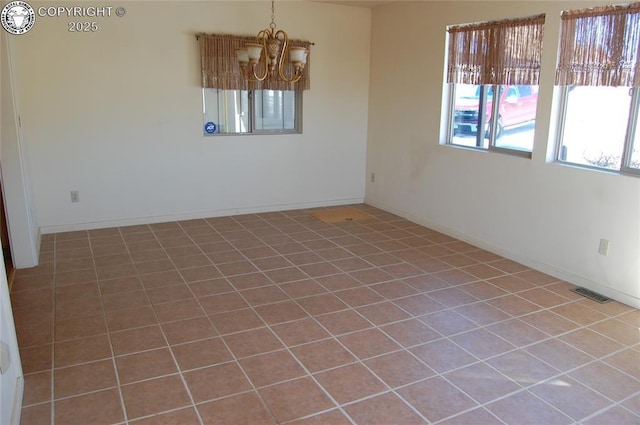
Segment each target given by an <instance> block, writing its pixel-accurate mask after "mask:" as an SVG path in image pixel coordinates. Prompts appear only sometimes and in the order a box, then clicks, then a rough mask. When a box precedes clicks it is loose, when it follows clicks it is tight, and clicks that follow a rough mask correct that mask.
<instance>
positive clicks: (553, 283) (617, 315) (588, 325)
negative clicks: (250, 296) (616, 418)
mask: <svg viewBox="0 0 640 425" xmlns="http://www.w3.org/2000/svg"><path fill="white" fill-rule="evenodd" d="M451 243H455V241H454V242H451ZM238 251H240V249H238ZM478 251H480V250H478ZM327 261H328V260H327ZM495 261H499V260H495ZM482 263H485V264H486V263H488V261H484V262H482ZM507 274H508V275H512V274H513V273H507ZM479 281H482V279H481V280H479ZM558 283H561V281H555V282H551V283H546V284H544V285H540V284H534V288H531V289H535V288H543V287H546V286H550V285H556V284H558ZM277 285H278V284H277ZM462 285H464V284H462ZM454 286H460V285H454ZM329 292H330V293H332V292H334V291H329ZM554 292H555V291H554ZM556 293H557V292H556ZM510 294H511V292H510ZM514 294H515V293H514ZM287 295H288V294H287ZM290 298H291V299H293V297H290ZM482 301H487V300H486V299H483V300H482ZM580 301H582V300H577V301H576V300H570V302H567V303H565V304H573V303H574V302H575V303H579V302H580ZM553 307H554V308H555V307H557V306H553ZM352 309H355V307H352ZM545 310H550V308H547V309H545ZM539 311H544V310H538V311H537V312H539ZM596 311H597V310H596ZM505 313H507V314H508V315H509V314H510V313H508V312H505ZM552 313H554V312H552ZM627 313H629V312H622V313H618V314H616V315H613V314H609V313H604V312H603V314H604V316H605V318H604V319H602V320H600V322H603V321H606V320H610V319H612V318H614V317H619V316H622V315H624V314H627ZM531 314H534V313H531ZM412 316H413V315H412ZM513 317H515V318H518V319H519V318H520V317H522V315H519V316H515V315H513ZM560 317H563V316H560ZM563 318H565V319H567V320H570V321H572V320H571V319H569V318H568V317H563ZM365 319H366V318H365ZM506 320H510V319H505V321H506ZM600 322H596V323H600ZM491 325H492V324H488V325H485V326H484V327H487V326H491ZM592 325H593V323H592V324H585V325H580V324H579V326H580V327H579V328H578V329H588V327H590V326H592ZM269 326H271V325H269ZM380 326H382V325H375V328H378V329H379V328H380ZM529 326H532V325H529ZM479 328H482V327H479ZM534 328H536V329H538V330H540V329H539V328H537V327H535V326H534ZM578 329H574V330H572V331H567V332H566V333H571V332H575V331H576V330H578ZM589 330H592V331H594V332H595V333H597V334H600V335H602V336H605V337H606V335H603V334H601V333H600V332H598V331H597V330H595V329H589ZM488 331H490V330H488ZM543 332H544V331H543ZM463 333H464V332H463ZM451 336H453V335H449V336H447V338H448V337H451ZM497 336H498V337H500V335H497ZM557 338H558V335H552V336H551V337H549V338H546V339H544V340H543V341H546V340H550V339H557ZM536 343H537V342H535V343H532V344H530V345H534V344H536ZM623 345H624V344H623ZM570 346H572V347H573V345H570ZM519 347H520V346H519ZM632 347H634V346H633V345H632V346H631V347H629V346H625V348H621V351H623V350H624V349H628V348H632ZM520 348H523V347H520ZM574 348H576V349H577V347H574ZM529 354H532V353H529ZM613 355H615V353H610V354H608V355H607V356H605V357H601V358H599V360H603V359H605V358H606V357H608V356H613ZM534 357H535V356H534ZM540 360H541V359H540ZM609 366H611V367H614V368H615V366H613V365H609ZM616 369H617V368H616ZM621 372H623V373H624V371H621ZM632 378H633V377H632ZM618 403H621V402H618Z"/></svg>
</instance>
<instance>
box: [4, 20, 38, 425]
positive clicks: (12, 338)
mask: <svg viewBox="0 0 640 425" xmlns="http://www.w3.org/2000/svg"><path fill="white" fill-rule="evenodd" d="M6 41H7V40H6V35H5V34H4V31H0V46H2V47H1V49H0V51H1V54H0V64H1V66H2V75H1V76H0V77H1V80H0V85H1V87H0V88H1V92H2V96H1V97H2V103H1V104H0V105H1V108H0V109H1V111H0V112H1V117H2V118H1V119H2V129H1V132H0V137H1V139H0V142H1V143H0V163H1V164H2V178H3V181H1V182H0V183H1V184H3V186H4V192H5V199H6V200H7V201H11V202H12V207H11V208H9V205H6V212H7V216H8V220H7V221H8V224H9V226H11V225H12V224H13V227H11V229H10V230H13V231H14V233H15V234H17V235H18V239H17V240H14V239H12V240H11V246H12V251H16V252H17V255H16V254H14V255H13V257H14V261H15V260H16V258H17V259H19V260H20V261H23V260H25V258H24V257H23V256H24V255H25V252H26V253H27V254H28V251H29V250H28V247H29V246H30V245H31V244H32V242H33V238H32V237H31V236H30V235H29V234H28V232H25V229H27V228H28V227H29V226H28V217H29V215H28V214H25V215H24V216H21V215H20V211H21V208H25V205H26V204H25V203H24V201H25V198H24V197H20V196H19V195H20V190H19V189H20V187H21V185H22V183H23V181H22V179H21V174H20V173H18V175H15V174H14V173H15V172H16V171H18V172H19V171H20V170H21V166H20V157H19V156H18V158H16V157H15V156H14V155H15V154H16V152H17V151H18V149H16V147H17V146H18V137H17V128H16V125H15V120H14V119H13V118H14V108H13V96H12V90H11V84H10V79H9V77H8V75H9V73H8V72H7V70H8V67H9V65H8V54H7V49H6V46H7V44H6ZM7 162H9V164H8V165H7ZM16 162H18V163H17V164H16ZM6 176H9V177H10V178H17V180H18V184H15V185H14V186H13V187H12V188H10V190H9V191H7V187H6V185H5V184H4V183H5V181H4V179H5V177H6ZM22 194H24V191H22ZM10 220H12V222H11V221H10ZM12 236H13V235H12ZM32 249H33V248H32ZM27 256H28V255H27ZM0 258H4V257H3V254H2V247H0ZM36 259H37V257H36ZM31 261H35V259H33V258H32V259H31ZM33 264H35V263H33ZM33 264H31V265H33ZM2 351H4V354H5V355H6V356H7V357H5V358H8V362H6V363H4V362H2V373H1V374H0V424H2V425H4V424H7V425H18V423H20V412H21V406H22V393H23V385H24V381H23V379H22V365H21V364H20V353H19V350H18V340H17V338H16V332H15V326H14V323H13V315H12V313H11V300H10V299H9V285H8V283H7V273H6V271H5V267H4V261H0V352H2ZM0 356H2V354H0Z"/></svg>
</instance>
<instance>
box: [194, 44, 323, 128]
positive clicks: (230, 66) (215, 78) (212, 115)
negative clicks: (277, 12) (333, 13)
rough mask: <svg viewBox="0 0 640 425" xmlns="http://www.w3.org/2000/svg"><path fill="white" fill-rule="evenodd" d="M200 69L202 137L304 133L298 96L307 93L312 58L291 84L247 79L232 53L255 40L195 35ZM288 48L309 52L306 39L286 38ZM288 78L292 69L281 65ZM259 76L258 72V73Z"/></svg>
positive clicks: (286, 62)
mask: <svg viewBox="0 0 640 425" xmlns="http://www.w3.org/2000/svg"><path fill="white" fill-rule="evenodd" d="M197 38H198V41H199V44H200V60H201V66H202V105H203V106H202V110H203V133H204V134H205V135H219V134H273V133H300V132H302V92H303V91H304V90H307V89H309V86H310V79H309V73H310V71H309V69H310V68H309V66H310V65H309V64H310V57H309V56H307V63H306V66H305V68H304V70H303V72H302V77H301V78H300V80H299V81H297V82H295V83H287V82H286V81H282V80H280V79H269V78H267V79H266V80H264V81H247V80H246V79H245V78H244V77H243V73H242V70H241V68H240V66H239V64H238V61H237V58H236V53H235V50H236V48H239V47H244V46H245V44H246V43H248V42H255V37H240V36H233V35H211V34H198V36H197ZM289 43H290V46H297V47H305V48H307V49H309V47H310V46H311V43H309V42H307V41H299V40H289ZM283 65H284V67H285V69H284V71H285V74H286V75H293V67H292V65H291V64H290V63H289V62H288V61H285V62H284V64H283ZM258 73H260V69H258Z"/></svg>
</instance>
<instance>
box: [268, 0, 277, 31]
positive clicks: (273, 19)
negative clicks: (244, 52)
mask: <svg viewBox="0 0 640 425" xmlns="http://www.w3.org/2000/svg"><path fill="white" fill-rule="evenodd" d="M269 28H271V31H273V30H275V29H276V6H275V0H271V23H270V24H269Z"/></svg>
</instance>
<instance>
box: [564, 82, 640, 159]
mask: <svg viewBox="0 0 640 425" xmlns="http://www.w3.org/2000/svg"><path fill="white" fill-rule="evenodd" d="M630 94H631V91H630V90H629V88H628V87H594V86H570V87H568V88H567V94H566V106H565V116H564V128H563V133H562V143H561V146H560V151H559V152H558V159H559V160H560V161H565V162H569V163H573V164H578V165H585V166H590V167H598V168H605V169H610V170H620V167H621V165H622V164H621V162H622V152H624V144H625V137H626V132H627V123H628V121H629V107H630V103H631V95H630ZM636 158H637V151H636Z"/></svg>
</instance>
